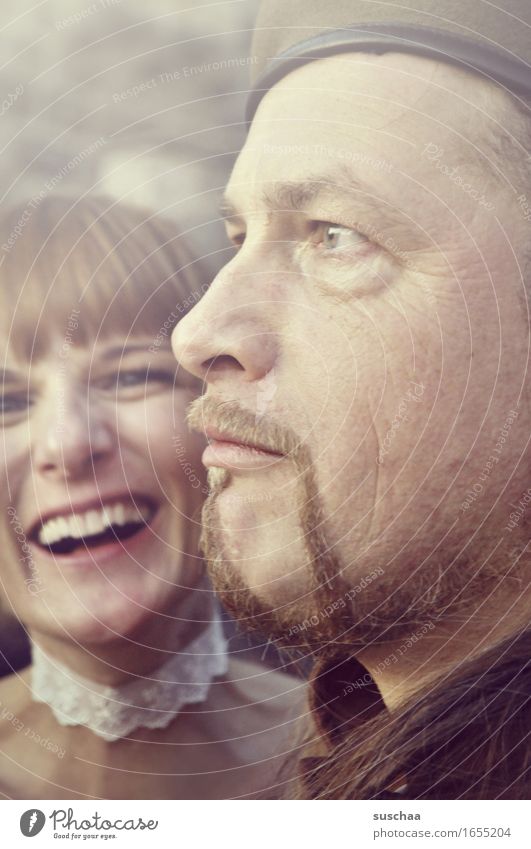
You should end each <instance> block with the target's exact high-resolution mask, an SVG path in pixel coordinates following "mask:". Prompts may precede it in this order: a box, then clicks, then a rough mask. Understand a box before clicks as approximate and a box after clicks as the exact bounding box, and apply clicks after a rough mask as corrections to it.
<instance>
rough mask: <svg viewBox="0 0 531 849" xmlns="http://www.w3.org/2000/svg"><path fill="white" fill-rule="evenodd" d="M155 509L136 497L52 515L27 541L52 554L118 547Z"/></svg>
mask: <svg viewBox="0 0 531 849" xmlns="http://www.w3.org/2000/svg"><path fill="white" fill-rule="evenodd" d="M156 512H157V506H156V505H155V504H154V503H153V502H152V501H151V500H149V499H147V498H143V497H140V498H138V499H135V500H134V501H133V500H130V499H123V500H119V499H116V500H113V501H112V502H108V503H104V504H100V506H99V507H92V508H90V509H88V510H79V511H72V512H70V513H64V514H61V515H55V516H52V517H50V518H48V519H46V520H44V521H42V522H40V523H38V524H37V525H36V526H34V528H33V529H32V531H31V533H30V539H31V540H32V542H33V543H34V544H35V545H37V546H38V547H39V548H41V549H43V550H45V551H47V552H49V553H51V554H53V555H55V556H62V555H63V556H64V555H71V554H74V553H76V552H77V551H83V552H85V553H86V552H87V549H95V548H101V547H102V546H109V545H112V544H115V545H120V544H121V543H123V542H124V541H125V540H129V539H131V538H132V537H134V536H136V535H137V534H139V533H140V532H141V531H143V530H144V529H145V528H146V527H147V526H148V525H149V524H150V522H151V521H152V519H153V517H154V516H155V513H156Z"/></svg>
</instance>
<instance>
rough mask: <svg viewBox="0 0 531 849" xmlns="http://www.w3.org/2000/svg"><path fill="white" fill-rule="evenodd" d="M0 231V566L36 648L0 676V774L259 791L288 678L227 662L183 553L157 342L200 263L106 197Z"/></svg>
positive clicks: (192, 527)
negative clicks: (26, 663) (19, 666)
mask: <svg viewBox="0 0 531 849" xmlns="http://www.w3.org/2000/svg"><path fill="white" fill-rule="evenodd" d="M21 222H22V223H21ZM0 227H1V233H0V244H1V245H2V251H1V253H2V257H1V258H2V259H3V262H2V264H1V266H0V304H1V306H0V320H1V322H2V323H3V326H2V328H1V330H2V334H1V339H2V343H1V344H2V346H3V350H2V352H1V365H0V368H1V370H2V375H1V378H2V383H1V387H0V427H1V435H2V441H1V448H0V452H1V456H0V463H1V474H2V489H1V498H2V499H3V505H2V506H3V509H2V514H3V516H2V515H0V529H1V533H2V563H1V566H0V577H1V579H2V597H3V606H4V609H5V611H6V613H9V614H10V615H14V616H16V617H17V618H18V619H19V620H20V622H22V624H23V625H24V627H25V628H26V630H27V632H28V635H29V637H30V641H31V646H32V663H31V665H30V667H29V668H27V669H25V670H23V671H22V672H21V673H14V674H12V675H10V676H9V677H7V678H5V679H3V680H2V681H1V682H0V790H1V792H2V794H3V796H4V797H5V798H16V799H56V798H101V799H134V798H153V799H179V798H182V799H184V798H199V799H208V798H227V797H247V798H248V797H252V796H267V795H273V796H274V795H277V793H279V792H280V788H279V787H278V785H277V784H276V777H277V773H278V769H279V768H280V766H281V765H282V762H283V758H284V755H283V753H286V752H287V751H288V749H289V745H288V742H287V741H288V740H289V739H290V738H292V735H293V729H294V724H295V722H296V718H297V714H298V713H300V706H301V696H300V693H301V689H302V685H300V684H299V683H298V682H296V681H294V679H292V678H290V677H288V676H285V675H282V674H280V673H277V672H271V671H268V670H266V669H265V668H262V667H261V666H257V665H254V664H251V663H248V662H242V661H239V660H234V659H232V660H228V658H227V654H226V644H225V639H224V636H223V633H222V630H221V625H220V622H219V613H218V611H217V608H216V605H215V600H214V599H213V597H212V593H211V591H210V590H209V587H208V584H207V583H206V581H205V574H204V566H203V562H202V560H201V558H200V557H199V556H198V554H197V545H198V536H199V526H198V517H199V513H200V507H201V503H202V499H203V497H204V492H205V481H204V478H203V473H202V471H201V469H202V466H201V452H202V449H203V445H202V443H201V440H200V438H199V437H198V436H197V435H193V434H191V433H190V432H189V431H188V429H187V427H186V424H185V410H186V407H187V405H188V403H189V402H190V400H191V399H193V397H194V395H195V394H196V393H197V391H198V388H199V387H198V386H197V385H196V384H195V383H194V380H193V378H191V377H190V376H187V375H186V374H185V373H183V372H181V371H180V370H178V369H177V367H176V364H175V362H174V360H173V357H172V354H171V350H170V345H169V337H170V333H171V329H172V328H173V326H174V325H175V323H176V321H178V319H179V318H180V317H181V315H184V314H185V312H186V311H187V309H188V308H191V307H192V306H193V304H194V303H195V302H196V301H197V300H198V298H199V297H200V295H201V294H202V291H203V290H204V289H205V288H206V287H205V285H204V284H205V278H204V276H203V275H202V274H201V271H200V268H199V266H198V264H197V263H193V262H191V260H190V257H189V256H188V251H187V250H186V246H185V244H184V243H183V239H182V238H181V237H180V236H179V234H178V233H177V231H176V229H175V228H174V226H173V225H172V224H170V223H168V222H167V221H165V220H164V219H162V218H159V217H156V216H149V215H147V214H141V213H140V212H135V211H133V210H131V209H128V208H125V207H123V206H119V205H115V206H112V204H110V202H106V201H104V200H102V199H94V200H90V201H83V202H79V201H68V200H66V199H58V198H56V199H49V200H45V201H42V202H41V204H40V205H39V206H38V207H37V208H35V209H32V211H31V213H30V214H29V215H24V209H23V208H21V209H15V210H12V211H11V212H10V213H4V215H3V216H2V221H1V222H0Z"/></svg>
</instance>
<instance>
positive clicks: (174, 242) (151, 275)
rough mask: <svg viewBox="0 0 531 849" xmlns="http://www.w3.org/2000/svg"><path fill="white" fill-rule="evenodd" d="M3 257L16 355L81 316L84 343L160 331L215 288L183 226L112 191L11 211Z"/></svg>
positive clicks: (78, 332)
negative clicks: (115, 196) (112, 194)
mask: <svg viewBox="0 0 531 849" xmlns="http://www.w3.org/2000/svg"><path fill="white" fill-rule="evenodd" d="M28 212H29V213H30V214H28ZM0 261H1V262H2V264H1V266H0V291H1V310H0V315H1V321H2V330H3V338H4V339H5V340H6V341H7V343H8V345H9V347H10V349H11V350H12V351H13V353H14V355H15V357H16V358H17V359H18V358H23V359H26V360H29V359H31V360H33V359H36V358H39V357H40V356H42V355H44V354H45V353H46V352H47V351H48V350H49V349H50V347H51V346H52V345H54V344H56V343H57V340H58V338H59V339H60V338H61V336H63V335H64V334H65V333H66V332H68V330H69V328H70V327H71V326H72V323H73V320H74V319H75V324H76V329H75V332H74V333H72V334H71V337H72V343H73V344H75V345H83V346H88V347H90V346H91V345H92V344H94V342H95V341H96V340H98V339H104V340H105V339H108V338H111V337H115V336H122V337H126V336H128V335H133V336H137V335H147V336H152V337H153V338H155V337H156V336H157V334H158V332H159V331H160V329H161V327H162V326H163V325H164V322H165V321H167V319H168V317H169V316H171V315H173V316H175V315H178V316H179V317H181V316H183V315H185V314H186V312H187V311H188V310H189V309H191V308H192V307H193V306H194V304H195V303H197V301H198V300H199V299H200V297H201V295H202V294H203V293H204V291H205V290H206V288H207V280H206V275H205V274H204V273H203V271H202V269H201V267H200V265H199V263H198V262H197V261H194V260H193V258H192V256H191V255H190V253H189V250H188V248H187V246H186V244H185V241H184V239H183V237H182V236H181V235H180V233H179V230H178V227H177V225H176V224H174V223H173V222H172V221H170V220H167V219H164V218H162V217H160V216H156V215H153V214H152V213H151V212H149V211H147V210H140V209H136V208H131V207H127V206H125V205H121V204H116V203H113V201H111V200H109V199H107V198H90V199H84V200H81V201H79V200H78V201H76V200H73V199H69V198H47V199H44V200H43V201H42V202H41V203H40V204H39V206H38V207H37V208H36V209H34V210H28V208H27V207H26V208H24V207H18V208H16V209H12V210H10V211H9V212H7V213H4V214H3V215H2V216H1V218H0Z"/></svg>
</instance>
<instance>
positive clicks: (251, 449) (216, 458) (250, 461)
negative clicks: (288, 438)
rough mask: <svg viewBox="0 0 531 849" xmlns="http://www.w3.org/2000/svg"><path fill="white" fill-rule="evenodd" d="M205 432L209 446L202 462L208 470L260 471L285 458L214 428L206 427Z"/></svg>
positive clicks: (257, 444) (259, 445)
mask: <svg viewBox="0 0 531 849" xmlns="http://www.w3.org/2000/svg"><path fill="white" fill-rule="evenodd" d="M204 432H205V435H206V436H207V438H208V441H209V444H208V446H207V447H206V448H205V450H204V452H203V457H202V460H203V464H204V465H205V466H206V467H207V468H209V467H210V466H217V467H218V468H223V469H241V470H244V469H259V468H265V467H267V466H270V465H271V464H272V463H276V462H278V461H279V460H282V459H283V458H284V455H283V454H281V453H280V452H278V451H273V450H272V449H270V448H268V447H267V446H265V445H261V444H260V443H250V442H242V441H241V440H239V439H238V437H236V436H233V435H232V434H229V433H227V432H225V431H220V430H217V429H216V428H213V427H206V428H205V430H204Z"/></svg>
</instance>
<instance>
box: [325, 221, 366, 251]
mask: <svg viewBox="0 0 531 849" xmlns="http://www.w3.org/2000/svg"><path fill="white" fill-rule="evenodd" d="M321 234H322V245H323V247H324V248H326V249H328V250H334V249H341V248H344V249H347V250H348V249H349V248H357V247H361V246H362V245H364V244H366V243H367V242H368V241H369V240H368V239H367V237H366V236H364V235H363V233H359V232H358V231H357V230H351V229H350V228H349V227H340V226H339V225H338V224H328V223H326V222H325V223H323V224H321Z"/></svg>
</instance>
